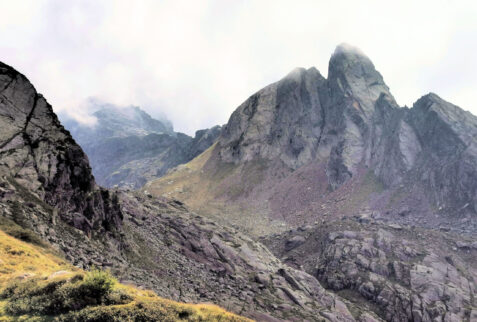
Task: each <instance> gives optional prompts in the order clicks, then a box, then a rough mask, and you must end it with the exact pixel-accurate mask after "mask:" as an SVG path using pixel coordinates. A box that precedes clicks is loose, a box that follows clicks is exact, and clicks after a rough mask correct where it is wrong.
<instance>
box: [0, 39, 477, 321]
mask: <svg viewBox="0 0 477 322" xmlns="http://www.w3.org/2000/svg"><path fill="white" fill-rule="evenodd" d="M115 113H116V112H112V113H110V112H108V113H106V114H108V117H107V118H108V119H110V122H109V121H108V122H105V123H104V124H106V123H107V124H108V125H107V126H106V125H105V126H103V127H101V121H100V118H98V122H99V123H98V124H97V126H99V127H97V131H103V130H104V129H106V128H109V129H111V128H114V126H115V125H114V124H124V122H126V123H127V124H129V125H127V126H126V125H121V126H124V127H125V129H128V130H127V131H125V135H124V136H123V135H122V134H120V131H119V132H117V133H116V134H114V131H109V132H108V133H109V134H107V135H108V138H107V139H105V140H104V141H101V140H98V142H99V141H101V143H98V144H106V143H105V142H109V141H111V142H115V143H114V144H110V143H109V144H110V147H111V149H112V147H115V148H117V150H114V151H113V150H111V151H109V152H108V150H107V149H105V150H104V149H99V148H98V149H96V150H91V151H96V152H94V153H98V154H97V158H98V159H96V160H98V161H97V162H98V163H97V166H99V167H103V168H102V169H104V171H105V172H106V171H111V172H110V173H111V174H112V173H113V172H117V171H120V170H118V169H119V168H121V167H123V165H125V164H129V165H128V166H131V167H132V166H133V165H134V162H136V161H137V160H146V159H147V160H148V162H150V163H148V167H149V168H150V169H153V168H158V169H159V168H160V166H159V165H161V164H163V162H164V160H165V159H164V158H163V156H162V154H161V153H159V152H158V153H157V154H154V153H156V152H152V151H159V150H160V151H164V149H166V150H167V149H168V148H166V146H169V147H170V146H171V144H172V145H174V144H177V142H176V143H171V142H174V140H184V141H187V142H189V143H187V144H186V146H188V147H189V148H188V149H186V151H185V152H183V153H184V155H187V158H189V159H187V158H184V159H182V160H184V161H181V162H187V160H191V159H192V160H191V161H189V162H187V163H185V164H180V165H178V166H177V167H175V168H173V169H170V170H169V171H168V172H167V174H166V175H165V176H164V177H162V178H159V179H156V180H153V181H151V182H148V183H146V185H145V186H144V187H143V188H142V189H140V190H136V191H129V190H128V189H116V188H111V189H106V188H102V187H100V186H98V185H97V184H96V181H95V178H94V176H93V173H94V171H95V170H94V167H93V170H92V169H91V167H90V165H89V161H88V157H90V158H91V159H93V157H92V156H91V155H88V157H87V156H86V154H85V153H84V152H83V150H82V148H81V147H80V146H79V145H78V144H77V143H76V142H75V140H74V139H73V137H72V136H71V134H70V132H69V131H67V130H65V128H64V127H63V126H62V125H61V123H60V122H59V120H58V118H57V117H56V115H55V114H54V112H53V109H52V107H51V106H50V105H49V104H48V102H47V101H46V100H45V99H44V98H43V97H42V96H41V95H40V94H38V93H37V92H36V90H35V88H34V87H33V85H32V84H30V82H29V81H28V80H27V79H26V77H25V76H23V75H22V74H20V73H19V72H17V71H16V70H14V69H13V68H12V67H9V66H7V65H5V64H0V230H1V231H3V232H2V233H1V234H0V235H1V236H0V237H1V238H2V245H0V246H2V249H1V250H0V251H2V254H4V253H5V254H8V258H7V257H5V258H3V257H2V258H0V315H2V314H3V313H5V312H7V313H8V314H9V315H10V317H12V319H13V320H15V319H28V318H32V317H34V318H36V319H37V320H42V319H43V320H51V319H52V318H53V317H52V316H47V317H45V316H40V315H38V314H39V313H40V312H39V310H40V309H41V310H46V309H48V308H49V309H50V310H51V307H54V305H59V304H61V305H68V311H67V312H66V313H67V314H68V315H67V318H66V319H67V320H68V319H69V320H72V321H101V318H103V320H104V319H106V318H105V317H106V316H107V317H108V318H111V319H113V317H114V319H116V320H117V319H121V318H122V317H124V315H121V316H120V315H119V313H117V314H115V312H120V313H121V314H126V313H125V310H128V308H129V309H130V310H131V311H130V312H129V313H130V314H134V316H141V321H142V320H144V321H155V320H154V318H153V317H152V316H153V315H151V314H155V315H154V316H158V315H157V314H163V316H164V314H166V313H167V314H171V315H170V316H175V317H176V319H182V320H194V319H195V320H197V318H196V317H197V314H200V306H187V308H189V309H186V306H183V307H182V308H181V307H180V305H181V304H180V303H176V302H174V303H173V305H172V306H168V308H169V311H167V312H166V311H164V310H162V311H161V310H160V307H159V309H158V307H157V305H159V304H158V303H167V302H163V300H160V299H159V298H158V297H157V296H160V297H164V298H167V299H171V300H174V301H180V302H187V303H211V302H212V303H215V304H217V305H220V306H221V307H223V308H224V309H226V310H228V311H231V312H233V313H235V314H239V315H241V316H245V317H247V318H251V319H254V320H257V321H336V322H340V321H350V322H351V321H358V322H373V321H393V322H401V321H420V322H431V321H445V322H451V321H452V322H453V321H456V322H457V321H466V322H471V321H475V320H477V303H476V300H475V299H476V296H475V295H476V294H475V293H476V286H477V285H476V280H477V262H476V260H475V259H476V258H477V244H476V242H475V229H476V226H475V216H476V215H475V208H476V207H477V206H476V203H475V198H476V190H475V175H476V172H475V171H476V167H477V166H476V164H477V163H476V162H475V157H476V156H477V153H476V151H477V150H476V149H475V147H474V145H475V142H476V138H477V136H476V133H475V132H476V131H477V126H476V124H477V121H476V119H477V118H476V117H475V116H473V115H472V114H470V113H468V112H465V111H463V110H462V109H460V108H459V107H457V106H454V105H452V104H450V103H447V102H445V101H444V100H442V99H440V98H439V97H438V96H437V95H435V94H429V95H426V96H424V97H422V98H421V99H419V100H418V101H417V102H416V103H415V104H414V106H413V107H412V108H407V107H399V106H398V105H397V103H396V102H395V100H394V98H393V97H392V96H391V94H390V92H389V89H388V87H387V86H386V85H385V83H384V81H383V78H382V76H381V75H380V74H379V73H378V72H377V71H376V70H375V68H374V66H373V64H372V62H371V61H370V60H369V59H368V58H367V57H366V56H365V55H364V54H363V53H362V52H360V51H359V50H357V49H355V48H352V47H350V46H347V45H341V46H339V47H338V48H337V49H336V51H335V53H334V54H333V56H332V58H331V60H330V65H329V72H328V78H327V79H325V78H324V77H323V76H321V74H320V73H319V72H318V71H317V70H316V69H314V68H310V69H295V70H293V71H292V72H291V73H290V74H288V75H287V76H286V77H284V78H283V79H281V80H280V81H278V82H277V83H274V84H271V85H269V86H267V87H266V88H264V89H262V90H260V91H259V92H257V93H256V94H254V95H252V96H251V97H250V98H249V99H247V100H246V101H245V102H244V103H243V104H242V105H240V106H239V107H238V109H237V110H236V111H235V112H234V113H233V114H232V116H231V118H230V120H229V122H228V124H227V125H226V126H224V127H223V128H222V129H219V128H216V129H215V130H205V131H199V132H197V134H196V138H195V139H192V138H189V139H184V138H183V137H182V138H181V135H180V134H178V133H174V132H172V127H168V126H167V124H162V125H160V124H158V123H157V122H154V121H151V120H150V119H149V118H147V117H146V116H145V115H144V114H143V113H142V112H140V110H138V109H135V110H134V113H139V114H140V115H142V116H141V117H140V118H139V119H142V120H143V121H140V122H139V121H137V120H138V119H137V118H136V117H130V116H131V114H127V115H126V116H124V115H122V116H121V115H119V116H115V115H116V114H115ZM134 113H133V115H134ZM123 114H124V113H123ZM116 117H117V120H116V119H115V118H116ZM151 119H152V118H151ZM144 120H149V121H147V122H146V121H144ZM116 121H117V122H116ZM159 122H160V121H159ZM111 124H113V125H111ZM145 124H147V125H145ZM70 129H71V131H72V132H73V133H74V129H72V128H71V127H70ZM148 131H151V133H149V132H148ZM103 132H106V131H105V130H104V131H103ZM126 132H127V133H126ZM98 133H99V132H98ZM74 135H75V134H74ZM76 136H77V137H78V140H80V137H81V136H80V135H78V134H76ZM114 140H117V141H114ZM127 142H130V143H127ZM192 142H193V143H192ZM161 144H162V145H161ZM144 147H147V148H146V149H145V148H144ZM136 148H137V149H136ZM149 150H150V151H151V154H147V153H146V154H144V153H145V151H149ZM204 150H205V151H204ZM85 151H86V153H88V150H87V148H85ZM89 153H90V154H91V152H89ZM103 153H105V154H103ZM108 153H109V154H108ZM171 153H172V152H171ZM123 155H124V156H125V157H124V159H123V160H122V161H121V162H123V163H122V164H121V165H114V167H116V168H114V170H112V169H110V167H112V166H111V164H113V163H111V162H115V160H110V159H111V158H118V159H120V158H121V157H122V156H123ZM105 156H106V157H105ZM194 156H195V157H194ZM108 162H109V163H108ZM156 162H157V163H156ZM131 164H132V165H131ZM172 166H174V165H172V163H169V164H168V165H167V166H165V167H172ZM138 168H140V167H139V166H137V167H136V166H135V169H138ZM108 169H109V170H108ZM126 177H127V176H126ZM145 178H146V180H147V179H148V178H150V177H145ZM122 180H123V179H122ZM124 180H125V179H124ZM128 180H129V179H128ZM119 182H121V181H119ZM124 182H126V181H124ZM127 182H129V183H131V182H135V181H134V180H132V179H131V181H127ZM6 234H8V235H10V237H5V236H6ZM14 238H18V239H19V240H21V241H22V244H21V246H22V247H23V249H24V250H28V251H31V250H32V249H35V251H38V252H39V253H38V254H40V255H35V258H37V256H45V258H47V259H48V263H49V264H48V265H49V266H48V267H45V268H44V269H45V271H48V273H49V274H50V275H49V277H42V275H41V271H39V268H36V267H38V265H40V264H38V261H36V262H35V265H37V266H32V265H27V264H25V265H23V264H22V265H19V264H18V263H19V261H18V259H20V258H25V257H28V256H26V255H25V251H23V252H22V251H20V250H18V249H17V248H15V247H14V248H12V247H11V246H9V245H7V246H4V244H5V242H6V241H8V242H9V243H11V242H12V240H14ZM24 243H28V245H26V244H24ZM18 245H20V244H18ZM18 245H16V246H18ZM31 245H35V246H34V247H33V246H31ZM39 245H40V246H39ZM45 245H46V246H45ZM18 247H19V246H18ZM32 247H33V248H32ZM38 247H50V248H52V249H53V250H54V252H56V254H57V255H55V256H56V257H52V256H51V253H49V252H46V250H39V248H38ZM44 249H46V248H44ZM31 254H33V253H31ZM15 256H22V257H15ZM59 257H63V258H64V260H65V261H67V262H69V263H71V264H72V265H74V266H76V268H72V267H71V266H68V265H69V264H67V263H65V262H63V261H62V260H60V259H58V258H59ZM32 263H33V261H32ZM60 264H61V266H60ZM43 265H46V264H43ZM12 267H15V269H17V270H18V271H15V270H14V269H12ZM58 267H67V269H68V270H69V271H74V270H80V269H86V270H89V269H91V268H93V267H95V268H98V269H101V270H109V271H110V272H111V274H112V275H114V276H115V277H116V278H117V279H118V280H119V281H120V282H121V283H122V284H121V285H123V286H121V287H123V289H124V288H126V286H124V285H134V286H136V287H137V288H145V289H149V290H152V291H154V292H155V293H156V294H157V296H156V295H147V292H145V291H141V292H140V291H139V290H137V288H130V289H128V291H127V292H125V293H120V292H119V293H117V292H118V289H117V286H116V289H115V292H116V293H114V292H111V293H108V294H107V296H102V297H98V298H99V300H98V301H99V302H97V301H96V300H95V301H92V299H94V298H92V297H91V294H89V293H88V294H89V295H88V296H86V297H84V299H80V302H76V301H78V298H77V297H78V294H82V293H78V294H76V293H75V292H76V291H75V292H73V290H76V289H79V290H82V291H85V287H86V290H89V288H88V287H91V286H93V287H94V285H95V284H94V283H93V284H91V282H88V278H89V277H88V276H94V274H99V275H98V276H105V275H104V273H101V271H100V273H94V272H95V270H93V271H92V273H80V275H81V276H80V277H71V278H70V277H68V276H69V275H65V274H69V273H68V272H66V273H65V272H61V271H57V272H54V273H53V274H51V272H53V271H55V270H57V269H59V268H58ZM4 274H8V276H9V279H11V281H8V283H7V284H6V285H7V286H4V284H2V283H6V282H5V281H4V280H3V279H2V278H3V275H4ZM91 274H92V275H91ZM101 274H103V275H101ZM61 276H62V277H61ZM60 277H61V278H60ZM55 278H58V279H55ZM108 279H109V278H108ZM88 283H89V284H88ZM95 283H96V282H95ZM35 285H48V287H43V288H41V287H39V286H38V287H37V286H35ZM84 285H87V286H84ZM88 285H89V286H88ZM101 289H104V288H101ZM128 292H129V293H128ZM131 292H132V293H134V294H135V295H134V296H136V297H138V298H140V299H138V300H134V299H133V297H131V295H128V294H131ZM51 294H57V295H58V296H57V295H55V296H56V297H55V296H54V300H55V301H56V302H47V301H46V299H50V297H51V296H52V295H51ZM68 294H70V295H74V296H71V297H68ZM75 294H76V295H75ZM57 297H58V298H57ZM145 298H149V300H147V299H145ZM85 301H86V302H87V303H86V302H85ZM101 301H103V302H101ZM151 301H153V302H154V303H155V304H154V305H156V306H154V307H152V302H151ZM55 303H56V304H55ZM58 303H59V304H58ZM78 303H79V304H81V305H82V306H79V304H78ZM85 303H86V304H85ZM121 303H123V304H121ZM161 305H162V304H161ZM132 307H133V308H132ZM192 307H193V308H194V309H192ZM80 310H81V311H80ZM151 310H152V311H151ZM154 310H155V311H154ZM187 310H189V311H187ZM42 312H43V311H42ZM45 312H50V311H45ZM107 312H109V313H107ZM161 312H162V313H161ZM187 312H189V313H187ZM218 312H225V311H221V310H220V311H218ZM66 313H65V314H66ZM25 314H27V316H25ZM99 314H106V315H99ZM108 314H109V315H108ZM204 314H205V313H204ZM217 314H218V316H224V319H225V317H227V316H228V318H227V319H226V320H231V321H238V320H240V321H242V320H245V319H243V318H239V317H237V316H235V315H231V314H228V313H227V314H226V313H217ZM86 317H87V318H86ZM2 318H3V317H2ZM63 318H64V316H63ZM123 319H126V318H123ZM138 319H139V318H138ZM156 320H157V319H156ZM205 320H206V321H207V320H210V321H215V320H218V318H217V319H213V318H208V319H205Z"/></svg>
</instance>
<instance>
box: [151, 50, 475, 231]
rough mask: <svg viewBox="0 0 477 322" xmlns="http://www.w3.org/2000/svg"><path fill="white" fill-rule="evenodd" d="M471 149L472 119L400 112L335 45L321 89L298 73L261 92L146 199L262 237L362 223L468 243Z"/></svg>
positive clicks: (314, 74) (453, 110) (432, 100)
mask: <svg viewBox="0 0 477 322" xmlns="http://www.w3.org/2000/svg"><path fill="white" fill-rule="evenodd" d="M476 144H477V117H476V116H474V115H472V114H471V113H469V112H466V111H464V110H462V109H460V108H459V107H457V106H455V105H453V104H451V103H448V102H446V101H445V100H443V99H441V98H440V97H438V96H437V95H436V94H432V93H431V94H427V95H425V96H423V97H421V98H420V99H419V100H417V101H416V103H415V104H414V105H413V107H412V108H408V107H400V106H399V105H398V104H397V103H396V101H395V99H394V98H393V96H392V95H391V93H390V91H389V88H388V87H387V86H386V84H385V83H384V80H383V77H382V76H381V74H380V73H379V72H378V71H377V70H376V69H375V67H374V65H373V63H372V62H371V60H370V59H369V58H368V57H367V56H365V55H364V54H363V53H362V52H361V51H359V50H358V49H356V48H353V47H350V46H348V45H340V46H338V47H337V48H336V50H335V52H334V54H333V55H332V57H331V59H330V62H329V69H328V78H327V79H325V78H324V77H323V76H322V75H321V74H320V73H319V72H318V70H316V69H315V68H310V69H304V68H297V69H295V70H293V71H292V72H290V73H289V74H288V75H286V76H285V77H284V78H283V79H281V80H279V81H278V82H276V83H273V84H271V85H269V86H267V87H265V88H263V89H262V90H260V91H258V92H257V93H255V94H254V95H252V96H251V97H250V98H248V99H247V100H246V101H245V102H244V103H243V104H241V105H240V106H239V107H238V108H237V109H236V110H235V112H234V113H233V114H232V116H231V117H230V120H229V122H228V123H227V124H226V125H225V126H224V128H223V130H222V133H221V135H220V137H219V139H218V141H217V144H216V145H214V146H213V148H211V149H210V150H209V151H207V152H206V154H207V155H206V156H201V157H200V158H198V159H197V160H194V161H193V162H191V163H190V164H189V165H185V166H182V167H180V168H178V169H176V170H175V171H173V172H171V173H170V174H168V176H166V177H164V178H162V179H159V180H156V181H154V182H151V183H148V185H147V187H146V188H145V189H147V190H148V191H150V192H152V193H154V194H156V195H167V196H173V197H175V198H179V199H181V200H183V201H185V202H186V203H187V204H188V205H190V206H191V207H193V209H196V210H197V211H199V212H200V213H202V214H206V213H207V214H208V215H211V214H213V215H215V217H214V218H217V220H222V219H224V218H225V219H226V221H227V222H232V223H234V224H236V225H238V226H241V227H244V228H245V229H247V230H248V231H249V232H251V233H254V234H258V235H263V234H267V233H269V232H274V231H276V229H279V228H280V227H285V228H286V227H297V226H299V225H302V224H304V223H311V224H312V223H314V222H315V221H317V220H321V219H327V220H329V219H330V218H336V217H338V216H352V215H355V214H359V213H363V214H364V213H370V214H373V216H375V217H377V218H380V219H382V220H392V221H396V222H400V223H402V224H409V225H419V226H425V227H431V228H442V229H452V230H455V231H457V232H465V233H469V232H476V231H477V224H476V223H477V220H476V217H477V215H476V213H477V203H476V202H477V185H476V182H477V180H476V179H477V162H476V161H477V149H476ZM257 214H260V215H259V216H258V217H259V218H260V219H259V220H261V224H257ZM271 227H273V228H272V229H269V228H271Z"/></svg>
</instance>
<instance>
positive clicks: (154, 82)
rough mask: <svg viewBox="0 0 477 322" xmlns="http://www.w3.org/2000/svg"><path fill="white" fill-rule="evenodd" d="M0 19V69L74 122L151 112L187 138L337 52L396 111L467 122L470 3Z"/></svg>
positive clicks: (180, 8) (119, 5)
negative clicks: (405, 108) (447, 110)
mask: <svg viewBox="0 0 477 322" xmlns="http://www.w3.org/2000/svg"><path fill="white" fill-rule="evenodd" d="M0 10H1V12H3V13H5V14H4V15H2V16H3V17H4V18H2V21H0V37H1V39H2V42H1V44H0V60H2V61H3V62H5V63H7V64H10V65H13V66H14V67H15V68H17V69H18V70H20V71H21V72H23V73H25V74H26V75H27V77H29V78H30V80H31V81H32V82H33V84H34V85H35V86H36V87H37V89H38V90H39V91H40V92H42V93H43V94H44V95H45V97H47V99H48V100H49V101H50V102H51V103H52V105H53V106H54V108H55V110H56V111H57V112H68V113H70V114H75V115H82V116H85V115H87V112H88V111H87V107H85V106H86V105H85V104H84V102H85V101H86V100H87V99H88V98H90V97H97V98H98V99H100V100H102V101H105V102H110V103H113V104H117V105H123V106H127V105H138V106H141V107H142V108H144V109H145V110H147V111H148V112H150V113H151V114H152V115H159V114H160V112H163V113H165V114H166V115H167V116H168V118H169V119H171V121H172V122H173V124H174V127H175V128H176V129H177V130H180V131H184V132H186V133H189V134H192V133H194V131H195V130H196V129H198V128H204V127H209V126H212V125H215V124H223V123H225V122H227V120H228V117H229V116H230V114H231V113H232V111H233V110H234V109H235V108H236V107H237V106H238V105H239V104H240V103H241V102H243V101H244V100H245V99H246V98H247V97H248V96H250V95H251V94H253V93H254V92H255V91H257V90H259V89H260V88H261V87H263V86H265V85H267V84H269V83H271V82H274V81H276V80H278V79H280V78H281V77H283V76H284V75H286V74H287V73H288V72H289V71H290V70H292V69H293V68H295V67H297V66H303V67H311V66H316V67H317V68H318V70H320V72H321V73H322V74H323V75H325V76H326V74H327V65H328V60H329V58H330V56H331V54H332V53H333V51H334V48H335V46H336V45H338V44H339V43H342V42H346V43H350V44H352V45H354V46H357V47H359V48H361V49H362V50H363V51H364V52H365V53H366V54H367V55H368V56H369V57H370V58H371V60H372V61H373V62H374V64H375V65H376V67H377V69H378V70H379V71H380V72H381V73H382V74H383V76H384V79H385V81H386V83H387V84H388V85H389V87H390V88H391V91H392V92H393V94H394V96H395V97H396V99H397V101H398V102H399V103H400V104H403V105H404V104H407V105H412V103H413V102H414V101H415V100H416V99H417V98H419V97H420V96H422V95H423V94H425V93H427V92H430V91H433V92H436V93H438V94H440V95H441V96H442V97H443V98H445V99H447V100H449V101H451V102H453V103H455V104H457V105H460V106H462V107H463V108H465V109H468V110H471V111H472V112H473V113H474V114H477V105H476V104H475V103H474V101H475V100H474V99H473V95H472V94H473V92H474V89H475V88H477V79H476V78H475V70H476V66H475V62H474V61H475V60H474V59H473V58H472V57H471V56H470V55H472V54H474V53H475V52H476V50H477V44H476V42H475V40H474V39H477V20H476V19H475V17H476V16H477V5H476V4H475V2H473V1H454V2H451V1H443V0H434V1H427V0H426V1H399V2H396V1H395V2H389V1H373V0H363V1H358V2H357V1H340V0H338V1H305V0H303V1H293V2H291V1H281V0H275V1H218V0H217V1H212V0H206V1H183V0H174V1H152V0H151V1H148V0H144V1H135V2H131V1H122V0H116V1H112V0H111V1H92V0H84V1H67V2H66V1H61V0H57V1H41V0H35V1H14V2H13V1H3V0H0ZM6 13H8V14H6ZM78 117H79V116H78Z"/></svg>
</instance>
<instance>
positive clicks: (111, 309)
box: [0, 230, 249, 321]
mask: <svg viewBox="0 0 477 322" xmlns="http://www.w3.org/2000/svg"><path fill="white" fill-rule="evenodd" d="M134 320H141V321H158V320H160V321H178V320H184V321H249V320H248V319H246V318H243V317H240V316H237V315H235V314H232V313H230V312H227V311H225V310H223V309H222V308H220V307H218V306H215V305H211V304H185V303H179V302H175V301H171V300H167V299H163V298H161V297H158V296H157V295H156V294H155V293H153V292H152V291H145V290H139V289H137V288H134V287H132V286H126V285H122V284H119V283H118V282H117V281H116V280H115V279H114V278H113V277H112V276H111V275H109V273H107V272H102V271H97V270H96V271H92V272H84V271H82V270H79V269H77V268H74V267H73V266H71V265H70V264H68V263H67V262H66V261H65V260H63V259H61V258H59V257H58V256H57V255H55V252H54V251H52V250H51V249H49V248H48V247H47V246H40V245H35V244H31V243H27V242H24V241H21V240H19V239H17V238H14V237H12V236H9V235H7V234H6V233H5V232H3V231H1V230H0V321H134Z"/></svg>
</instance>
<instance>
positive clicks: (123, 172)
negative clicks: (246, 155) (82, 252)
mask: <svg viewBox="0 0 477 322" xmlns="http://www.w3.org/2000/svg"><path fill="white" fill-rule="evenodd" d="M95 109H96V111H95V112H94V113H92V115H91V116H93V117H94V118H95V119H96V122H95V124H94V125H83V124H81V123H79V122H77V121H75V120H74V119H71V118H67V117H62V119H63V124H64V126H65V128H66V129H68V130H69V131H70V132H71V135H72V136H73V138H74V139H75V140H76V141H77V142H78V143H79V144H80V146H81V147H82V148H83V150H84V151H85V152H86V154H87V155H88V158H89V160H90V163H91V167H92V169H93V174H94V176H95V178H96V180H97V182H98V183H99V184H100V185H102V186H105V187H121V188H129V189H137V188H140V187H142V186H143V185H144V184H145V183H146V182H147V181H150V180H152V179H156V178H159V177H161V176H162V175H164V174H165V173H166V172H167V170H168V169H170V168H173V167H175V166H177V165H179V164H182V163H186V162H188V161H190V160H191V159H193V158H194V157H196V156H197V155H199V154H200V153H202V152H203V151H205V150H206V149H207V148H208V147H209V146H210V145H212V143H214V141H215V140H216V139H217V137H218V136H219V134H220V130H221V127H220V126H215V127H213V128H210V129H205V130H200V131H197V132H196V135H195V137H190V136H188V135H186V134H183V133H178V132H174V130H173V127H172V124H171V122H170V121H168V120H166V119H161V120H156V119H154V118H152V117H151V116H150V115H149V114H147V113H146V112H145V111H143V110H141V109H140V108H139V107H134V106H129V107H121V108H120V107H117V106H114V105H111V104H99V105H98V106H96V108H95Z"/></svg>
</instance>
